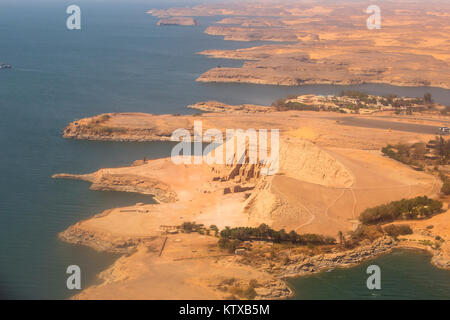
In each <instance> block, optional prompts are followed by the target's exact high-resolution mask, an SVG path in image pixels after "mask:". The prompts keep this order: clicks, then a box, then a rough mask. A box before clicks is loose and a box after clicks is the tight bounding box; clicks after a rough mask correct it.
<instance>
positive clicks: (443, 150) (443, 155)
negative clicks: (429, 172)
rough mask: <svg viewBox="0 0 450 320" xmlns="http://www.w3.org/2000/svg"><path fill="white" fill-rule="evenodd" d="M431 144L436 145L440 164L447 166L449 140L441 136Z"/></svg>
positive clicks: (449, 158)
mask: <svg viewBox="0 0 450 320" xmlns="http://www.w3.org/2000/svg"><path fill="white" fill-rule="evenodd" d="M430 142H431V141H430ZM433 142H434V143H435V144H436V153H437V155H439V157H440V160H441V162H442V163H443V164H447V163H448V162H449V160H450V139H447V140H445V139H444V138H443V137H442V136H439V137H436V138H435V140H433Z"/></svg>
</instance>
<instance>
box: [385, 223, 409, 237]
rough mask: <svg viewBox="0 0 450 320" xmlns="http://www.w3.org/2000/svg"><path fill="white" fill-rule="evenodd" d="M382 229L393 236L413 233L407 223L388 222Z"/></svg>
mask: <svg viewBox="0 0 450 320" xmlns="http://www.w3.org/2000/svg"><path fill="white" fill-rule="evenodd" d="M383 231H384V232H386V233H387V234H388V235H390V236H391V237H394V238H395V237H398V236H403V235H407V234H412V233H413V231H412V229H411V227H410V226H409V225H407V224H397V225H395V224H390V225H388V226H386V227H384V228H383Z"/></svg>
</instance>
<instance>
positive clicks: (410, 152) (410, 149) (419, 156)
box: [381, 142, 433, 170]
mask: <svg viewBox="0 0 450 320" xmlns="http://www.w3.org/2000/svg"><path fill="white" fill-rule="evenodd" d="M381 152H382V153H383V154H384V155H385V156H387V157H389V158H391V159H394V160H397V161H399V162H401V163H404V164H407V165H410V166H413V167H416V168H418V169H421V170H423V168H424V164H425V163H427V162H429V164H432V162H433V161H432V160H430V161H425V160H426V155H427V153H428V150H427V147H426V144H425V143H423V142H419V143H414V144H411V145H408V144H404V143H399V144H396V145H391V144H388V145H387V146H386V147H383V148H382V149H381Z"/></svg>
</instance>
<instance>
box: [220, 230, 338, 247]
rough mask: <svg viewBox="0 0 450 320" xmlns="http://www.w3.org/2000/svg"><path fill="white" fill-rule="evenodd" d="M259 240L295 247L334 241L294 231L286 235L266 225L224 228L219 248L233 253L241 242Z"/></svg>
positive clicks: (327, 243) (334, 240)
mask: <svg viewBox="0 0 450 320" xmlns="http://www.w3.org/2000/svg"><path fill="white" fill-rule="evenodd" d="M247 240H260V241H271V242H275V243H281V242H290V243H292V244H295V245H330V244H335V243H336V239H334V238H332V237H326V236H323V235H318V234H297V233H296V232H295V231H291V232H289V233H286V231H285V230H284V229H281V230H279V231H275V230H273V229H271V228H270V227H269V226H268V225H266V224H261V225H260V226H259V227H257V228H252V227H238V228H230V227H226V228H225V229H224V230H222V231H221V232H220V239H219V247H220V248H223V249H228V250H230V251H234V250H235V249H236V248H237V247H239V245H240V243H241V242H242V241H247Z"/></svg>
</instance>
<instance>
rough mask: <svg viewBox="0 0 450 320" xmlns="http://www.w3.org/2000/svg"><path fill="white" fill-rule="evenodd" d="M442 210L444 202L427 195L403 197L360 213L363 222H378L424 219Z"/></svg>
mask: <svg viewBox="0 0 450 320" xmlns="http://www.w3.org/2000/svg"><path fill="white" fill-rule="evenodd" d="M441 210H442V202H441V201H438V200H433V199H430V198H428V197H427V196H423V197H416V198H414V199H402V200H400V201H393V202H390V203H388V204H383V205H380V206H377V207H374V208H368V209H366V210H364V212H363V213H361V215H360V220H361V222H362V223H363V224H366V225H367V224H377V223H380V222H389V221H394V220H400V219H423V218H426V217H429V216H431V215H433V214H436V213H438V212H440V211H441Z"/></svg>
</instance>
